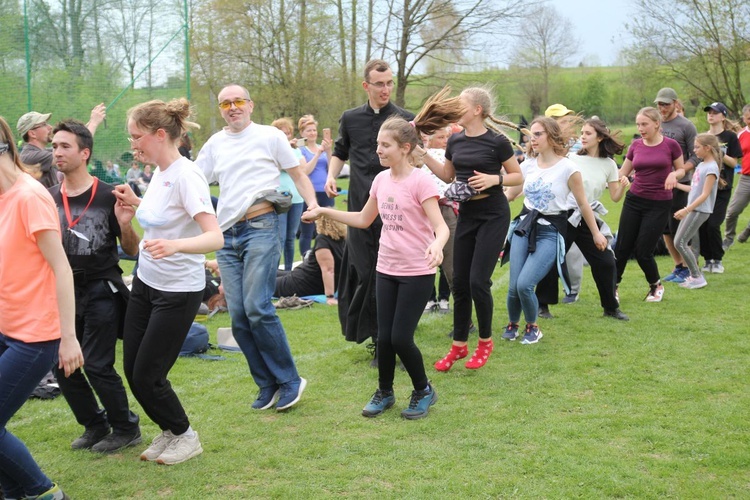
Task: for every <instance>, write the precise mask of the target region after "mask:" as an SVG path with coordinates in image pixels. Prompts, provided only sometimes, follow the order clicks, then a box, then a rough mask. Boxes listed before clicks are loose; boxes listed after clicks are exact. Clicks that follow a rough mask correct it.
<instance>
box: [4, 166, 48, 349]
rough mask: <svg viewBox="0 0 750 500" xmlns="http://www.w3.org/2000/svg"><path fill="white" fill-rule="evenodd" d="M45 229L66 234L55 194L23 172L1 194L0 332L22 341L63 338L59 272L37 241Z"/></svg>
mask: <svg viewBox="0 0 750 500" xmlns="http://www.w3.org/2000/svg"><path fill="white" fill-rule="evenodd" d="M39 231H54V232H55V233H57V235H58V236H57V237H58V238H59V237H60V219H59V218H58V216H57V208H56V207H55V202H54V201H52V196H51V195H50V194H49V193H48V192H47V189H46V188H45V187H44V186H42V184H41V183H39V182H38V181H36V180H34V179H33V178H32V177H31V176H30V175H28V174H21V176H20V177H19V179H18V181H16V183H15V184H14V185H13V187H11V188H10V189H9V190H8V191H7V192H6V193H4V194H2V195H0V332H2V333H3V334H4V335H6V336H8V337H11V338H13V339H16V340H20V341H22V342H29V343H30V342H44V341H47V340H55V339H59V338H60V315H59V312H58V309H57V292H56V288H55V274H54V273H53V272H52V268H51V267H50V266H49V264H48V263H47V260H46V259H45V258H44V255H42V252H41V250H39V247H38V246H37V243H36V235H37V233H38V232H39Z"/></svg>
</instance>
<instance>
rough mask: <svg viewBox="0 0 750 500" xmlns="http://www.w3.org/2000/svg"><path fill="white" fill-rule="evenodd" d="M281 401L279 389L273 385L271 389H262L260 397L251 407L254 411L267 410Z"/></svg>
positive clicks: (259, 393)
mask: <svg viewBox="0 0 750 500" xmlns="http://www.w3.org/2000/svg"><path fill="white" fill-rule="evenodd" d="M278 399H279V387H278V386H276V385H272V386H269V387H262V388H261V389H260V391H259V392H258V397H257V398H255V401H253V404H252V405H251V407H252V409H253V410H267V409H269V408H270V407H272V406H273V405H274V404H275V403H276V401H278Z"/></svg>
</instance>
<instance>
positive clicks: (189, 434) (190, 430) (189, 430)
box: [178, 426, 195, 438]
mask: <svg viewBox="0 0 750 500" xmlns="http://www.w3.org/2000/svg"><path fill="white" fill-rule="evenodd" d="M178 436H185V437H188V438H194V437H195V431H194V430H193V427H192V426H191V427H188V428H187V430H186V431H185V432H183V433H182V434H178Z"/></svg>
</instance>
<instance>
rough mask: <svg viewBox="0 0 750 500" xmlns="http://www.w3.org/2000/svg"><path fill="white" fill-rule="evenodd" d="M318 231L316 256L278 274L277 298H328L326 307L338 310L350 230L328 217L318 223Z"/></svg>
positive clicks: (316, 226)
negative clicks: (341, 274)
mask: <svg viewBox="0 0 750 500" xmlns="http://www.w3.org/2000/svg"><path fill="white" fill-rule="evenodd" d="M315 229H316V231H317V232H318V237H317V238H315V244H314V245H313V248H312V252H310V254H309V255H308V257H307V258H306V259H305V260H304V261H303V262H302V264H300V265H299V266H297V267H295V268H294V269H292V270H291V271H278V273H277V274H276V290H275V292H274V295H276V296H277V297H291V296H292V295H296V296H298V297H305V296H307V295H323V294H325V296H326V304H328V305H329V306H335V305H338V300H337V299H336V297H335V293H336V287H337V285H338V276H339V269H340V267H341V257H342V256H343V254H344V245H345V244H346V226H344V225H343V224H341V223H340V222H336V221H335V220H333V219H331V218H328V217H325V216H324V217H321V218H319V219H318V220H317V221H315Z"/></svg>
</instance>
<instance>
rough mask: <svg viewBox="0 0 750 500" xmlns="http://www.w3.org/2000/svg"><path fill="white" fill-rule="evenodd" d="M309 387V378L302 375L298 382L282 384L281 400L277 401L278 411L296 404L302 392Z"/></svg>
mask: <svg viewBox="0 0 750 500" xmlns="http://www.w3.org/2000/svg"><path fill="white" fill-rule="evenodd" d="M305 387H307V380H305V379H303V378H302V377H300V379H299V380H298V381H297V382H289V383H287V384H284V385H283V386H281V389H280V390H281V395H280V396H279V402H278V403H276V411H284V410H286V409H289V408H291V407H292V406H294V405H296V404H297V402H298V401H299V399H300V398H301V397H302V392H303V391H304V390H305Z"/></svg>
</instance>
